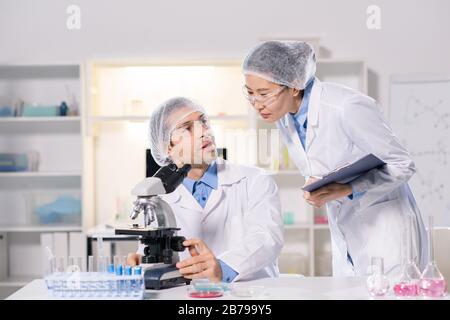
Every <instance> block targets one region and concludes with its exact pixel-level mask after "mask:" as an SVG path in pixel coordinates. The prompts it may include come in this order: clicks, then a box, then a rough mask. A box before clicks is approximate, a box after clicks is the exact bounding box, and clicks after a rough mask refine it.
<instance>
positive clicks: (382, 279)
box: [366, 257, 389, 297]
mask: <svg viewBox="0 0 450 320" xmlns="http://www.w3.org/2000/svg"><path fill="white" fill-rule="evenodd" d="M366 285H367V290H368V291H369V294H370V295H371V296H374V297H380V296H384V295H385V294H386V293H387V292H388V290H389V280H388V278H387V277H386V276H385V275H384V260H383V258H382V257H372V260H371V275H370V276H369V277H368V278H367V281H366Z"/></svg>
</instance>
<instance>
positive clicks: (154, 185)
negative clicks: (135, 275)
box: [115, 164, 191, 290]
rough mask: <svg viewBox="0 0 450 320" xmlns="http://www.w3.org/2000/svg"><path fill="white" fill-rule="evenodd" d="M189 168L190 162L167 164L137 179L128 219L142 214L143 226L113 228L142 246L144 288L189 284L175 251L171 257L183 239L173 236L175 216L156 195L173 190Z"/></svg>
mask: <svg viewBox="0 0 450 320" xmlns="http://www.w3.org/2000/svg"><path fill="white" fill-rule="evenodd" d="M190 169H191V166H190V165H189V164H185V165H184V166H183V167H181V168H178V167H177V166H176V165H175V164H169V165H168V166H165V167H162V168H160V169H159V170H158V171H157V172H156V173H155V174H154V175H153V176H152V177H149V178H146V179H144V180H142V181H141V182H139V183H138V184H137V185H136V186H135V187H134V188H133V190H132V191H131V194H132V195H133V196H136V200H135V201H134V203H133V211H132V213H131V214H130V218H131V219H132V220H136V218H137V217H138V216H139V215H140V214H141V213H142V214H143V225H140V224H139V223H133V224H132V225H130V226H127V227H125V228H116V230H115V233H116V234H118V235H137V236H139V240H140V241H141V243H142V244H144V245H145V249H144V255H143V257H142V269H143V272H144V282H145V288H146V289H156V290H159V289H164V288H170V287H174V286H177V285H180V284H185V283H186V284H187V283H189V280H187V279H185V278H183V276H182V275H181V273H180V272H179V270H178V269H177V267H176V266H175V264H176V262H177V261H178V254H175V256H174V252H181V251H184V249H185V247H184V246H183V242H184V241H185V240H186V239H185V238H184V237H182V236H177V235H176V232H177V231H178V230H180V229H179V228H177V227H176V221H175V215H174V213H173V211H172V209H171V208H170V206H169V205H168V204H167V202H165V201H164V200H162V199H161V198H160V197H159V195H162V194H167V193H171V192H173V191H174V190H175V189H176V188H177V187H178V186H179V185H180V184H181V183H182V182H183V179H184V178H185V177H186V175H187V173H188V172H189V170H190ZM155 222H156V224H157V226H155Z"/></svg>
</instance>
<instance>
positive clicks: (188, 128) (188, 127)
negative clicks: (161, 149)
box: [171, 114, 211, 136]
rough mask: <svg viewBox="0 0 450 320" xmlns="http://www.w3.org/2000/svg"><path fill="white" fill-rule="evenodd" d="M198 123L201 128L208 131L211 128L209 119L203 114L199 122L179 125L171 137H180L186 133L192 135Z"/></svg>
mask: <svg viewBox="0 0 450 320" xmlns="http://www.w3.org/2000/svg"><path fill="white" fill-rule="evenodd" d="M196 123H198V124H200V126H201V127H204V128H206V129H210V128H211V125H210V122H209V119H208V117H207V116H206V115H205V114H203V115H201V117H200V119H198V120H194V121H188V122H185V123H182V124H180V125H177V126H176V127H175V128H174V129H173V131H172V132H171V136H174V135H180V134H183V133H185V132H191V133H192V130H194V127H195V124H196Z"/></svg>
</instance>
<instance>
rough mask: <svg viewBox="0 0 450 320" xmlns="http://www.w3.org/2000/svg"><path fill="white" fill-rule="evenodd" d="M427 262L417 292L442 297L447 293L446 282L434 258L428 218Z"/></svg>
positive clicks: (431, 230) (431, 221) (432, 239)
mask: <svg viewBox="0 0 450 320" xmlns="http://www.w3.org/2000/svg"><path fill="white" fill-rule="evenodd" d="M428 242H429V243H428V245H429V257H430V258H429V262H428V264H427V266H426V267H425V270H424V271H423V273H422V276H421V277H420V281H419V294H420V295H421V296H424V297H443V296H445V295H446V294H447V283H446V282H445V279H444V276H443V275H442V273H441V272H440V271H439V268H438V266H437V265H436V261H435V260H434V222H433V216H432V215H430V217H429V220H428Z"/></svg>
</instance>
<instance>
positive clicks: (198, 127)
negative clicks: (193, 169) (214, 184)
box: [168, 109, 217, 165]
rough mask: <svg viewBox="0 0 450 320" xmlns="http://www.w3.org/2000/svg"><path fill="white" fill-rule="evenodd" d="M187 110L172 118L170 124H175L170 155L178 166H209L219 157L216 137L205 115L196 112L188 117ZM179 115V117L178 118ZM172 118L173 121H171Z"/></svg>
mask: <svg viewBox="0 0 450 320" xmlns="http://www.w3.org/2000/svg"><path fill="white" fill-rule="evenodd" d="M185 112H186V110H184V112H183V109H182V110H180V113H178V112H176V113H175V114H174V115H173V116H171V117H170V118H169V119H168V121H169V123H170V122H172V123H175V125H174V126H173V125H172V126H171V127H174V129H173V130H172V133H171V138H170V145H169V150H168V152H169V155H170V158H171V159H172V161H173V162H175V163H176V164H177V165H183V164H191V165H202V164H209V163H211V162H212V161H214V160H215V159H216V157H217V154H216V144H215V140H214V135H213V133H212V130H211V127H210V125H209V122H208V119H207V117H206V115H205V114H203V113H201V112H199V111H196V112H193V113H191V114H189V115H188V116H186V117H183V116H181V119H179V118H180V115H182V114H183V113H185ZM177 114H178V117H177ZM171 118H172V119H171Z"/></svg>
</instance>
